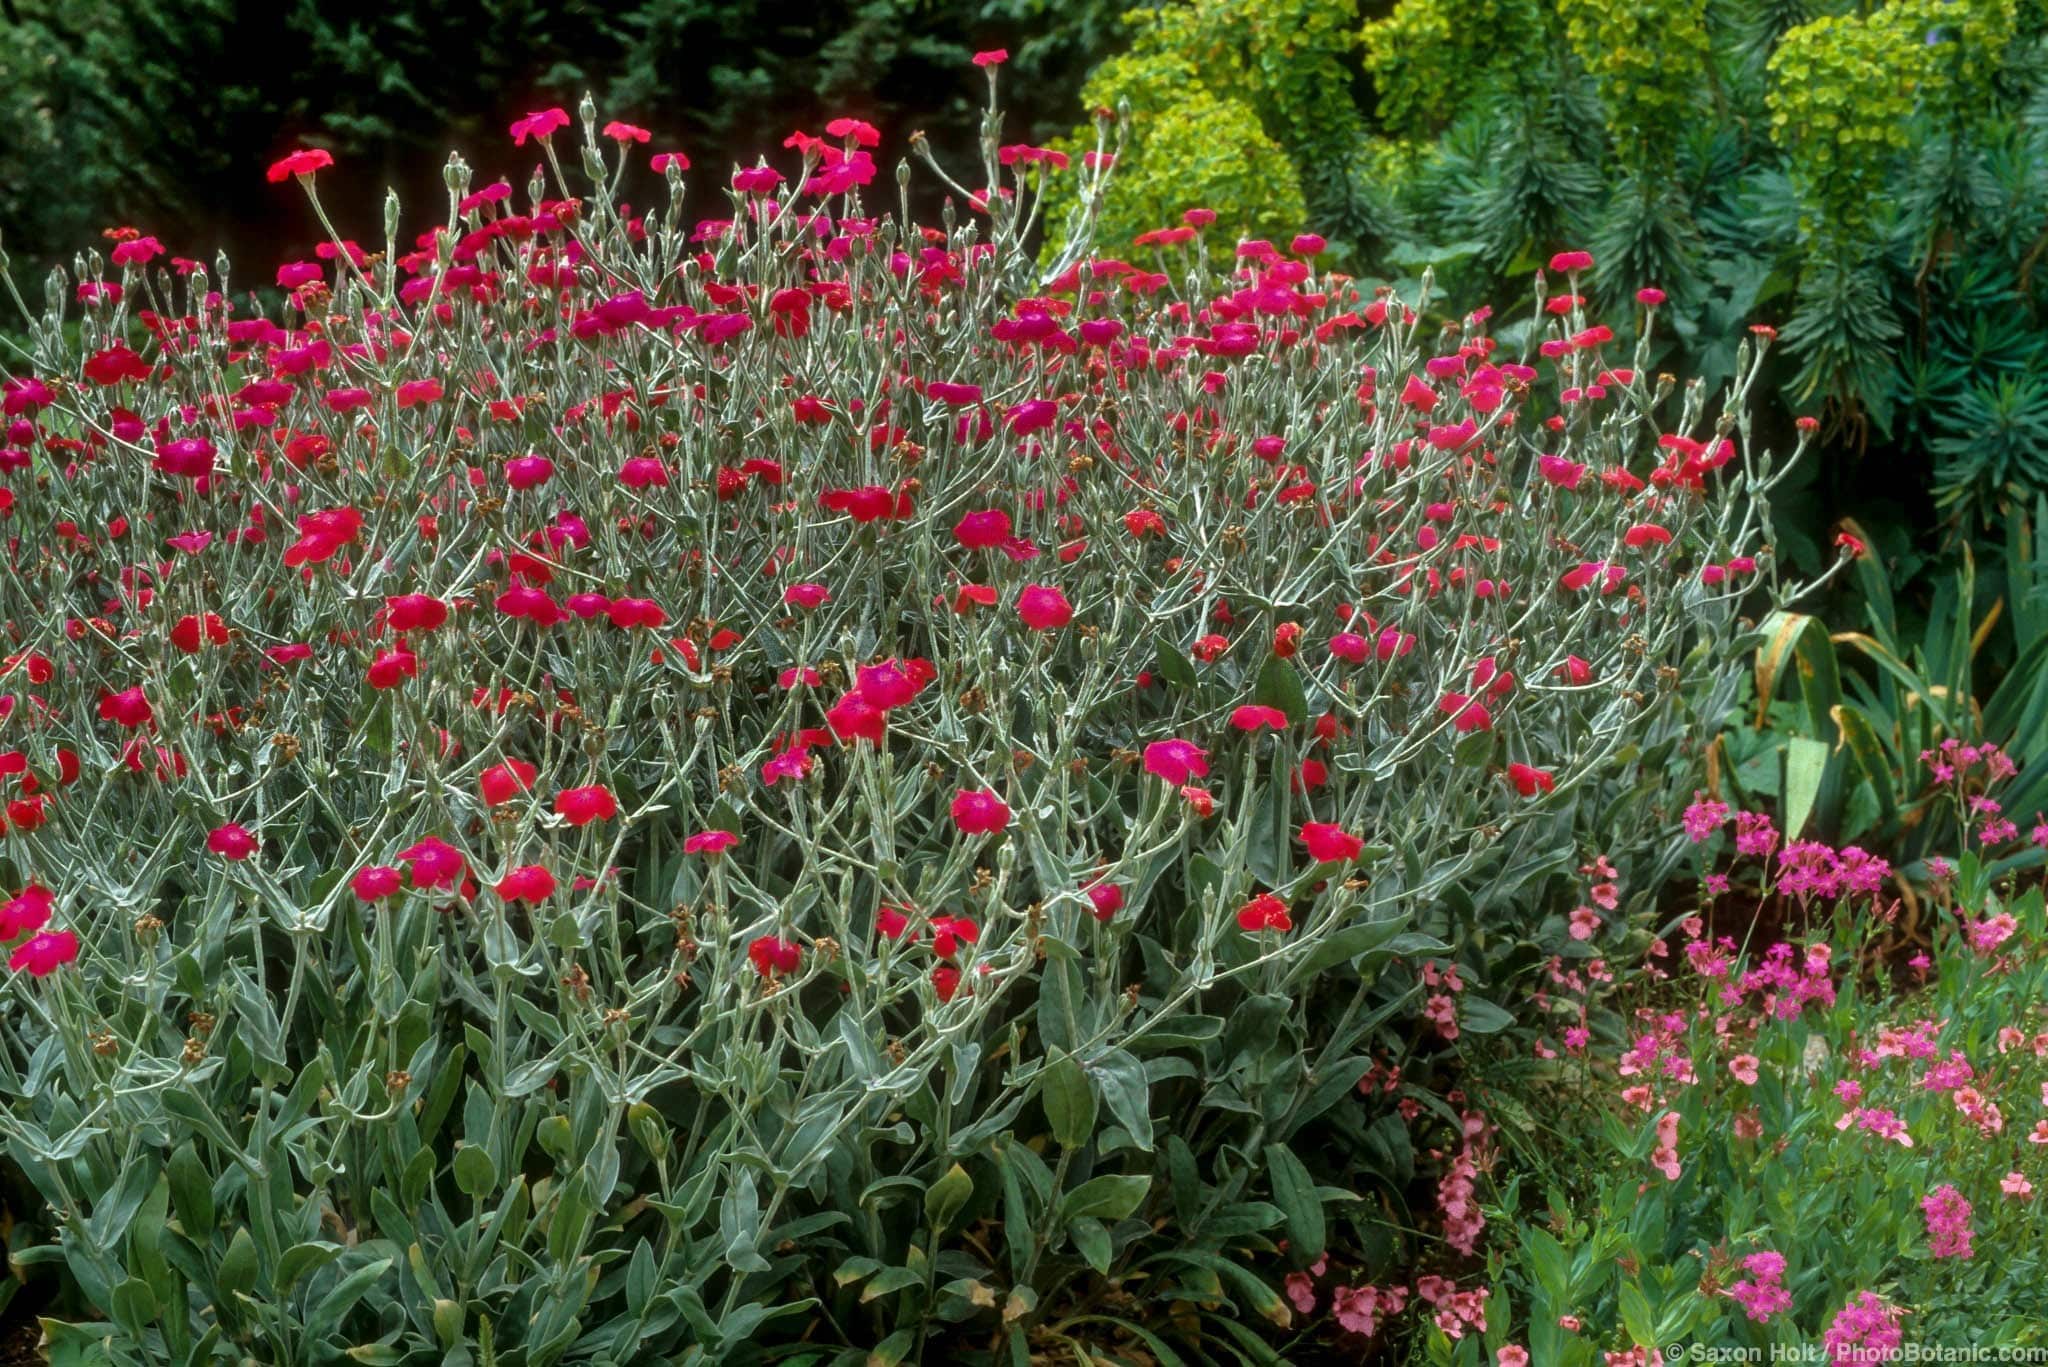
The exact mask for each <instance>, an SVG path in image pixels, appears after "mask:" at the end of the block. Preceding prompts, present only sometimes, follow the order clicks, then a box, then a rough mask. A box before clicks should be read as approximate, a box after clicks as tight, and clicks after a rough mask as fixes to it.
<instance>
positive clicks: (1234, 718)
mask: <svg viewBox="0 0 2048 1367" xmlns="http://www.w3.org/2000/svg"><path fill="white" fill-rule="evenodd" d="M1230 724H1231V725H1232V726H1234V727H1236V728H1237V729H1238V730H1240V731H1257V730H1258V729H1259V728H1260V727H1271V728H1272V729H1273V730H1275V731H1285V730H1286V729H1287V714H1286V713H1285V712H1282V711H1281V710H1280V709H1279V708H1277V707H1266V706H1263V705H1261V704H1258V703H1246V704H1245V705H1244V706H1242V707H1240V708H1238V709H1236V710H1235V711H1233V712H1232V713H1231V714H1230Z"/></svg>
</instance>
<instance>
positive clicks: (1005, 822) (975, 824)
mask: <svg viewBox="0 0 2048 1367" xmlns="http://www.w3.org/2000/svg"><path fill="white" fill-rule="evenodd" d="M953 824H954V825H955V826H958V827H959V828H960V832H961V834H963V835H995V834H997V833H999V832H1001V831H1002V830H1004V829H1005V828H1007V827H1008V826H1009V824H1010V808H1009V804H1008V803H1006V802H1004V801H1003V800H1002V799H1001V798H1000V797H997V796H996V795H995V793H994V792H992V791H990V790H989V789H986V788H982V789H979V790H976V789H969V788H962V789H961V790H960V791H959V793H958V794H957V795H956V796H955V797H954V798H953Z"/></svg>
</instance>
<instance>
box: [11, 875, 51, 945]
mask: <svg viewBox="0 0 2048 1367" xmlns="http://www.w3.org/2000/svg"><path fill="white" fill-rule="evenodd" d="M56 906H57V897H56V894H55V893H53V892H51V891H50V890H49V889H48V888H45V887H40V886H38V885H37V884H34V883H31V884H29V885H28V886H27V887H25V888H23V889H22V890H21V892H20V893H19V894H18V895H17V896H15V897H12V898H10V899H8V900H7V901H6V902H5V903H0V940H12V939H13V938H15V937H16V936H17V935H26V934H28V933H29V932H30V931H32V930H41V929H42V928H43V927H44V926H46V925H48V924H49V921H50V913H51V912H52V911H54V910H55V909H56Z"/></svg>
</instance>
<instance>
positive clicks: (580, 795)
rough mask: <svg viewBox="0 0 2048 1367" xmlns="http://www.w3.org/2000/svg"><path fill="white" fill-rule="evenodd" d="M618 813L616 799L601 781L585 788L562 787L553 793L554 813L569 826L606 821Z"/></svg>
mask: <svg viewBox="0 0 2048 1367" xmlns="http://www.w3.org/2000/svg"><path fill="white" fill-rule="evenodd" d="M618 814H619V803H618V799H617V798H615V797H613V796H612V790H611V789H609V788H607V787H605V786H604V785H603V784H601V783H594V784H591V785H590V786H589V787H586V788H564V789H563V790H562V791H561V792H559V793H556V794H555V815H556V816H559V817H561V818H562V820H564V821H566V822H568V823H569V824H570V825H571V826H588V825H589V824H590V823H591V822H593V821H608V820H610V819H611V818H612V817H615V816H617V815H618Z"/></svg>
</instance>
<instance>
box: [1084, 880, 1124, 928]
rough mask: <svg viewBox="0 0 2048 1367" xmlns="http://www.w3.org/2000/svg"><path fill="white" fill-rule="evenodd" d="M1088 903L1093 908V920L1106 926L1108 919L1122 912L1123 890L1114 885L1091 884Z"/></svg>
mask: <svg viewBox="0 0 2048 1367" xmlns="http://www.w3.org/2000/svg"><path fill="white" fill-rule="evenodd" d="M1088 901H1089V903H1090V904H1091V905H1092V906H1093V907H1094V916H1095V919H1096V920H1098V921H1100V922H1102V923H1103V924H1104V925H1107V924H1108V923H1109V919H1110V917H1112V916H1114V915H1116V914H1117V913H1118V912H1119V911H1122V910H1123V906H1124V890H1123V889H1122V888H1120V887H1118V886H1117V885H1116V884H1114V883H1091V884H1089V885H1088Z"/></svg>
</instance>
